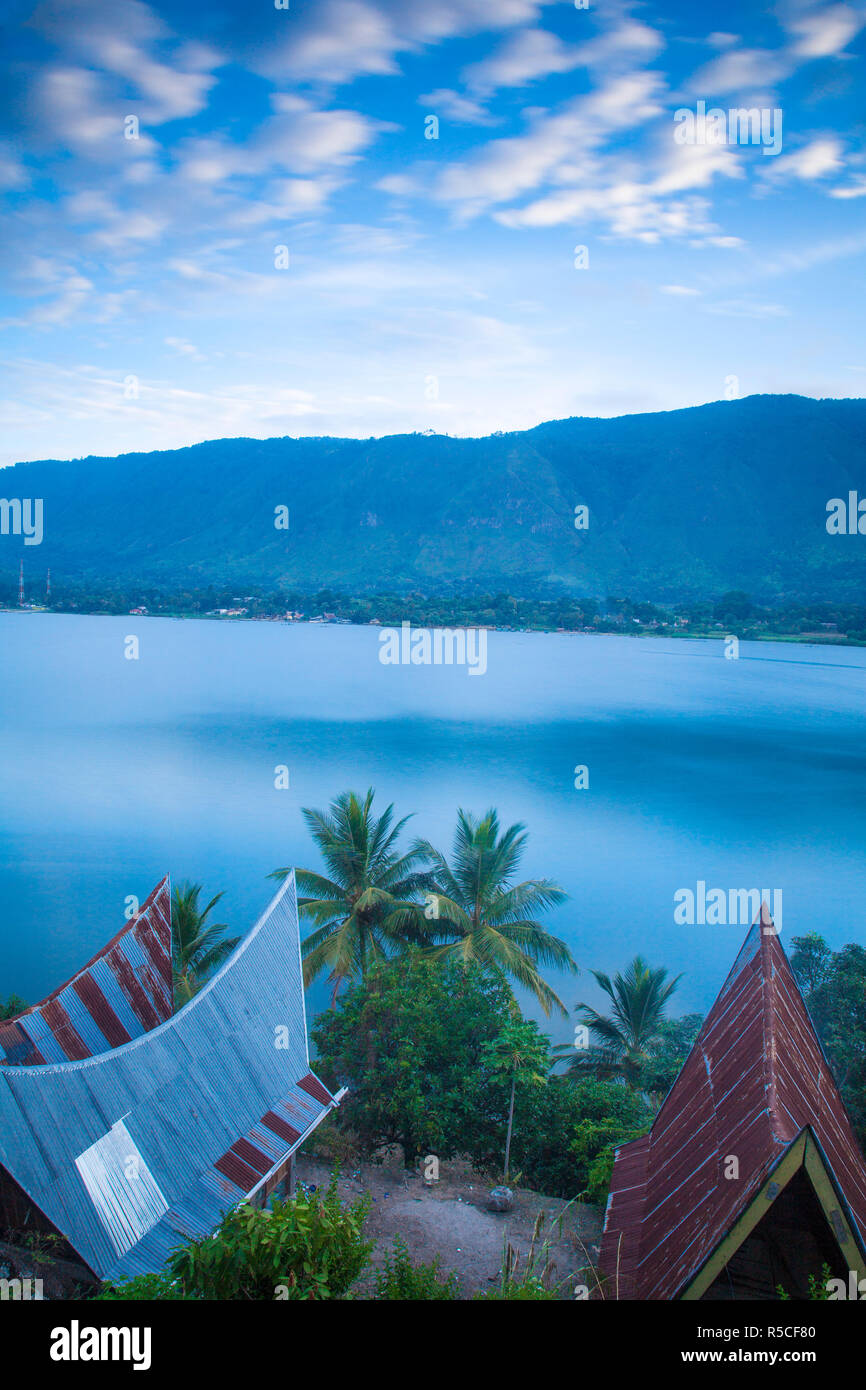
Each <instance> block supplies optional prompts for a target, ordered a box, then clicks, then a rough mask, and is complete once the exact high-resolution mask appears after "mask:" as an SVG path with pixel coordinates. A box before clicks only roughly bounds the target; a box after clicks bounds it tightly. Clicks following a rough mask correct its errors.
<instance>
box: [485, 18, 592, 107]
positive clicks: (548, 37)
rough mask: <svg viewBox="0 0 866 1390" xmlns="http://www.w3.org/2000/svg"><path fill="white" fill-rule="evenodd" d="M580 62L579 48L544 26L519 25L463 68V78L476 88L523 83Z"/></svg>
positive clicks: (571, 66) (515, 85) (520, 85)
mask: <svg viewBox="0 0 866 1390" xmlns="http://www.w3.org/2000/svg"><path fill="white" fill-rule="evenodd" d="M579 62H580V50H579V49H578V48H576V47H569V46H568V45H566V44H564V43H563V42H562V41H561V40H560V39H558V38H557V37H556V36H555V35H554V34H550V33H548V31H547V30H546V29H521V30H520V31H519V32H518V33H516V34H512V35H511V36H510V37H509V38H508V39H506V40H505V42H504V43H503V44H502V45H501V46H500V47H499V48H498V49H497V50H496V51H495V52H494V53H491V54H490V56H489V57H487V58H482V60H481V61H480V62H478V63H472V64H471V65H470V66H469V67H467V68H464V70H463V74H462V76H463V80H464V82H466V84H467V85H468V86H469V87H471V88H473V89H474V90H476V91H482V92H484V91H495V90H496V88H498V87H524V86H526V85H527V83H529V82H534V81H535V80H536V79H537V78H539V77H549V76H551V74H553V73H557V72H570V71H571V70H572V68H575V67H577V65H578V63H579Z"/></svg>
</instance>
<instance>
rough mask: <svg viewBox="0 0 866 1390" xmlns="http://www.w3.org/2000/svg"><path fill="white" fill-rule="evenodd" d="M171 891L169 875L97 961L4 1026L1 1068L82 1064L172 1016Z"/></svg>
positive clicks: (0, 1036) (0, 1040)
mask: <svg viewBox="0 0 866 1390" xmlns="http://www.w3.org/2000/svg"><path fill="white" fill-rule="evenodd" d="M171 1010H172V987H171V887H170V884H169V880H168V877H167V876H166V877H165V878H164V879H163V880H162V882H161V883H158V884H157V885H156V887H155V888H154V890H153V892H152V893H151V895H150V897H149V898H148V899H147V901H146V902H145V903H144V905H143V907H142V908H141V910H140V911H139V912H137V913H136V915H135V916H134V917H132V918H130V920H129V921H128V922H127V923H126V925H125V926H123V927H122V928H121V929H120V931H119V932H118V933H117V934H116V935H115V936H114V937H112V939H111V941H109V942H108V945H107V946H103V948H102V950H101V951H99V952H98V953H97V954H96V955H95V956H94V957H93V959H92V960H90V961H88V962H87V964H86V965H85V966H84V967H83V968H82V969H81V970H79V971H78V973H77V974H76V975H73V977H72V979H71V980H67V982H66V984H65V985H60V986H59V988H58V989H55V990H54V991H53V992H52V993H51V994H49V995H48V996H47V998H45V999H43V1000H42V1002H41V1003H40V1004H33V1005H32V1006H31V1007H30V1008H29V1009H25V1010H24V1011H23V1012H22V1013H20V1014H18V1015H17V1016H16V1017H15V1018H11V1019H6V1020H5V1021H4V1022H2V1023H0V1065H2V1064H3V1063H5V1064H6V1065H7V1066H17V1067H33V1066H43V1065H45V1064H46V1063H49V1062H66V1061H81V1060H82V1059H83V1058H85V1057H94V1056H96V1055H98V1054H99V1053H100V1052H106V1051H107V1050H108V1049H109V1048H112V1047H120V1046H122V1044H123V1043H127V1042H130V1041H131V1039H132V1038H137V1037H140V1036H141V1034H142V1033H145V1032H147V1031H148V1029H150V1028H155V1027H156V1026H157V1024H159V1023H162V1022H164V1021H165V1019H167V1018H170V1017H171Z"/></svg>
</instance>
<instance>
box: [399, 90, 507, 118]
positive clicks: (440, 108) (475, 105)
mask: <svg viewBox="0 0 866 1390" xmlns="http://www.w3.org/2000/svg"><path fill="white" fill-rule="evenodd" d="M418 104H419V106H423V107H425V108H426V110H427V111H428V112H430V113H432V114H433V115H436V116H439V117H440V118H442V117H444V119H445V120H449V121H453V122H454V124H455V125H496V124H497V121H496V117H495V116H491V114H490V112H489V111H487V110H486V109H485V108H484V107H483V106H482V105H481V103H480V102H478V101H474V100H473V99H472V98H471V97H467V96H462V95H461V94H460V93H459V92H455V91H452V90H451V89H450V88H449V87H439V88H437V89H436V91H435V92H427V93H425V95H424V96H420V97H419V98H418Z"/></svg>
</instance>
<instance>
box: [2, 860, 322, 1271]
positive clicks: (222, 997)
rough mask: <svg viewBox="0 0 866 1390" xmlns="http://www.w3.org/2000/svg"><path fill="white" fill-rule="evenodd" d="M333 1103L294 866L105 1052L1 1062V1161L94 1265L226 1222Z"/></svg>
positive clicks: (151, 1253)
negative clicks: (313, 1055) (317, 1053)
mask: <svg viewBox="0 0 866 1390" xmlns="http://www.w3.org/2000/svg"><path fill="white" fill-rule="evenodd" d="M333 1104H334V1100H333V1097H332V1096H331V1095H330V1093H329V1092H328V1091H327V1090H326V1089H325V1087H324V1086H322V1084H321V1082H319V1081H318V1079H317V1078H316V1077H315V1076H313V1074H312V1073H311V1072H310V1066H309V1054H308V1050H307V1032H306V1016H305V1010H304V992H303V980H302V975H301V960H300V939H299V931H298V915H297V900H296V896H295V883H294V875H291V876H289V877H288V878H287V879H286V881H285V883H284V884H283V885H282V887H281V888H280V891H279V892H278V893H277V894H276V896H275V897H274V899H273V900H272V902H271V904H270V905H269V907H268V908H267V910H266V911H265V912H264V913H263V915H262V916H261V917H260V918H259V920H258V922H257V923H256V924H255V926H254V927H253V928H252V930H251V931H250V932H249V933H248V935H247V936H246V937H244V939H243V940H242V941H241V943H240V944H239V945H238V946H237V948H236V949H235V951H234V952H233V953H232V955H231V956H230V957H229V959H228V960H227V961H226V962H225V964H224V965H223V966H222V967H221V969H220V970H219V971H218V972H217V973H216V975H214V977H213V978H212V979H211V980H210V981H209V982H208V984H207V985H205V987H204V988H203V989H202V990H201V991H200V992H199V993H198V994H197V995H195V996H194V998H193V999H192V1000H191V1001H190V1002H189V1003H188V1004H187V1005H186V1006H185V1007H184V1008H183V1009H181V1011H180V1012H179V1013H177V1014H175V1015H173V1016H172V1017H171V1018H169V1019H167V1020H166V1021H165V1022H163V1023H161V1024H159V1025H158V1026H157V1027H156V1028H153V1029H152V1030H151V1031H149V1032H147V1033H144V1034H142V1035H141V1036H140V1037H138V1038H134V1039H132V1040H131V1041H130V1042H128V1043H125V1044H123V1045H122V1046H120V1047H116V1048H114V1049H113V1050H111V1051H107V1052H104V1053H102V1054H100V1055H99V1056H93V1057H87V1058H83V1059H81V1060H77V1061H67V1062H62V1063H58V1064H56V1065H46V1066H30V1067H3V1068H0V1165H2V1166H3V1167H5V1168H6V1170H7V1171H8V1172H9V1173H10V1174H11V1176H12V1177H13V1178H14V1180H15V1181H16V1182H17V1183H18V1184H19V1186H20V1187H22V1188H23V1189H24V1191H25V1192H26V1193H27V1194H28V1196H29V1197H30V1198H31V1200H32V1201H33V1202H35V1204H36V1205H37V1206H38V1207H39V1208H40V1209H41V1210H42V1211H43V1212H44V1214H45V1215H46V1216H47V1217H48V1219H49V1220H50V1221H51V1222H52V1223H53V1224H54V1226H56V1227H57V1229H58V1230H59V1231H61V1232H62V1233H63V1234H64V1235H65V1236H66V1237H67V1238H68V1239H69V1241H70V1243H71V1244H72V1245H73V1246H74V1247H75V1249H76V1250H77V1251H78V1252H79V1254H80V1255H81V1257H82V1258H83V1259H84V1260H85V1262H86V1263H87V1264H88V1265H89V1266H90V1267H91V1269H93V1270H94V1272H95V1273H96V1274H98V1275H99V1276H100V1277H103V1278H106V1277H109V1278H125V1277H129V1276H130V1275H133V1274H138V1273H145V1272H150V1271H153V1270H157V1269H159V1268H161V1267H162V1265H163V1264H164V1261H165V1258H166V1256H167V1255H168V1253H169V1251H170V1250H171V1249H172V1248H173V1247H174V1246H176V1245H178V1244H181V1243H183V1242H184V1241H185V1240H186V1239H188V1238H189V1237H191V1236H200V1235H204V1234H207V1233H208V1232H209V1231H212V1230H213V1229H214V1227H215V1226H216V1225H218V1223H219V1220H220V1216H221V1214H222V1213H223V1212H224V1211H226V1210H227V1209H229V1208H230V1207H232V1206H234V1205H235V1203H236V1202H237V1201H239V1200H240V1198H241V1197H243V1196H244V1195H245V1194H247V1193H249V1192H250V1191H251V1190H252V1188H254V1187H256V1186H258V1185H260V1184H261V1182H262V1180H263V1179H264V1177H265V1176H266V1174H268V1173H270V1172H271V1171H272V1170H274V1169H275V1168H277V1167H278V1166H279V1165H281V1164H282V1163H284V1162H285V1160H286V1158H287V1157H288V1156H289V1154H290V1153H292V1152H293V1151H294V1149H295V1148H297V1147H298V1145H299V1144H300V1142H301V1140H302V1139H303V1137H304V1135H305V1134H307V1133H308V1132H309V1131H310V1130H311V1129H312V1128H313V1127H314V1126H315V1125H316V1124H317V1123H318V1122H319V1120H320V1119H322V1118H323V1116H324V1115H325V1114H326V1113H327V1111H328V1110H329V1109H330V1108H331V1106H332V1105H333Z"/></svg>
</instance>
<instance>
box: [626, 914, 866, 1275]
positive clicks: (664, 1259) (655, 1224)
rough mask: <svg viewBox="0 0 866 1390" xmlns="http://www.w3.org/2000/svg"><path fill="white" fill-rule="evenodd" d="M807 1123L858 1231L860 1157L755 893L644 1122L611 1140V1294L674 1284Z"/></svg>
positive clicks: (862, 1190) (865, 1178) (863, 1181)
mask: <svg viewBox="0 0 866 1390" xmlns="http://www.w3.org/2000/svg"><path fill="white" fill-rule="evenodd" d="M806 1126H809V1127H810V1128H811V1130H812V1131H813V1133H814V1134H815V1136H816V1138H817V1140H818V1142H819V1144H820V1145H821V1147H822V1149H823V1151H824V1153H825V1155H826V1157H827V1160H828V1163H829V1165H830V1167H831V1170H832V1173H833V1175H834V1177H835V1179H836V1181H837V1183H838V1185H839V1187H840V1189H841V1191H842V1193H843V1194H844V1196H845V1199H846V1200H847V1203H848V1206H849V1208H850V1210H851V1213H852V1216H853V1219H854V1221H855V1223H856V1226H857V1227H858V1229H859V1233H860V1236H861V1239H863V1240H864V1241H866V1163H864V1160H863V1156H862V1154H861V1153H860V1150H859V1147H858V1145H857V1141H856V1139H855V1136H854V1133H853V1131H852V1128H851V1124H850V1121H849V1119H848V1116H847V1113H846V1111H845V1107H844V1104H843V1102H842V1099H841V1097H840V1095H839V1091H838V1088H837V1086H836V1083H835V1081H834V1079H833V1076H832V1073H831V1070H830V1066H829V1063H828V1061H827V1058H826V1056H825V1054H824V1051H823V1049H822V1047H821V1044H820V1042H819V1041H818V1038H817V1035H816V1033H815V1030H814V1027H813V1025H812V1021H811V1019H810V1017H809V1014H808V1010H807V1009H806V1006H805V1004H804V1002H803V999H802V996H801V994H800V990H799V987H798V985H797V982H796V979H795V978H794V974H793V972H792V970H791V967H790V965H789V964H788V960H787V957H786V956H785V952H784V950H783V949H782V945H781V942H780V941H779V937H778V934H777V933H776V930H775V928H774V927H773V924H772V921H771V919H770V917H769V914H768V913H767V911H766V908H764V907H762V909H761V913H760V914H759V916H758V918H757V919H756V921H755V923H754V924H753V925H752V927H751V929H750V931H749V933H748V935H747V937H746V940H745V942H744V944H743V946H742V948H741V950H740V952H739V955H738V956H737V959H736V961H735V962H734V966H733V968H732V970H731V971H730V973H729V975H728V977H727V979H726V980H725V983H724V985H723V986H722V989H721V991H720V993H719V996H718V998H717V999H716V1002H715V1004H714V1005H713V1007H712V1009H711V1010H710V1012H709V1014H708V1015H707V1017H706V1019H705V1021H704V1024H703V1027H702V1029H701V1032H700V1034H699V1036H698V1038H697V1041H696V1042H695V1045H694V1047H693V1048H692V1051H691V1052H690V1054H689V1056H688V1058H687V1059H686V1062H685V1064H684V1066H683V1068H682V1070H681V1072H680V1074H679V1076H678V1077H677V1080H676V1082H675V1083H674V1085H673V1087H672V1088H671V1090H670V1091H669V1093H668V1095H667V1096H666V1098H665V1101H664V1103H663V1105H662V1107H661V1109H660V1110H659V1113H658V1115H657V1116H656V1118H655V1121H654V1123H653V1126H652V1129H651V1130H650V1133H649V1134H648V1135H646V1136H645V1137H643V1138H641V1139H638V1140H635V1141H633V1142H632V1143H631V1144H625V1145H622V1146H621V1147H620V1148H619V1149H618V1151H617V1155H616V1160H615V1163H614V1170H613V1178H612V1181H611V1190H610V1197H609V1199H608V1207H607V1212H606V1216H605V1230H604V1236H603V1239H602V1249H601V1261H600V1263H601V1267H602V1270H603V1272H604V1273H605V1275H606V1276H607V1277H608V1279H609V1280H610V1281H611V1285H612V1291H613V1296H616V1297H619V1298H641V1299H670V1298H675V1297H676V1296H677V1295H678V1293H679V1292H680V1291H681V1290H682V1289H683V1287H684V1286H685V1285H686V1284H687V1283H689V1282H690V1281H691V1280H692V1279H693V1278H694V1276H695V1275H696V1274H697V1272H698V1271H699V1270H700V1268H701V1267H702V1265H703V1264H704V1263H705V1261H706V1259H707V1258H708V1257H709V1255H710V1254H711V1253H712V1251H713V1250H714V1249H715V1248H716V1246H717V1245H718V1244H719V1242H720V1241H721V1240H722V1239H723V1238H724V1236H725V1235H726V1234H727V1232H728V1231H729V1230H730V1229H731V1226H732V1225H733V1224H734V1223H735V1221H736V1220H737V1219H738V1218H739V1216H740V1215H741V1214H742V1212H743V1211H744V1210H745V1208H746V1207H747V1206H748V1204H749V1202H750V1201H751V1199H752V1197H753V1196H754V1195H755V1193H756V1192H757V1191H759V1189H760V1188H761V1186H762V1185H763V1183H764V1182H765V1181H766V1178H767V1177H768V1175H769V1174H770V1172H771V1171H772V1169H773V1168H774V1167H775V1165H776V1164H777V1163H778V1161H779V1159H780V1158H781V1157H782V1156H783V1154H784V1153H785V1152H786V1150H787V1148H788V1147H789V1145H790V1144H792V1143H793V1142H794V1140H795V1139H796V1137H797V1136H798V1135H799V1134H800V1132H801V1131H802V1130H803V1129H804V1128H805V1127H806ZM730 1155H735V1156H736V1158H737V1160H738V1163H739V1179H738V1181H736V1182H734V1181H731V1180H728V1179H727V1178H726V1177H725V1175H724V1168H725V1162H726V1159H727V1158H728V1156H730ZM617 1290H618V1292H617Z"/></svg>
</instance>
